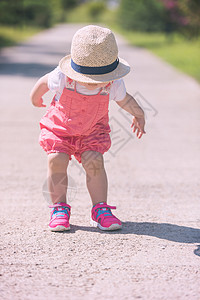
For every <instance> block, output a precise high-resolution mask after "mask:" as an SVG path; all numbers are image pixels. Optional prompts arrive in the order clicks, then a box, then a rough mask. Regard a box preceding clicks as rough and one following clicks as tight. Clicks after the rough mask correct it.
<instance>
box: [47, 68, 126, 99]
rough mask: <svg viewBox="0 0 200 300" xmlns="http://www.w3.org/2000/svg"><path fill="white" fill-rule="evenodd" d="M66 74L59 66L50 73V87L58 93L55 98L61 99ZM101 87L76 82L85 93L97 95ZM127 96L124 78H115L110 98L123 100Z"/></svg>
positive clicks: (78, 88) (78, 89)
mask: <svg viewBox="0 0 200 300" xmlns="http://www.w3.org/2000/svg"><path fill="white" fill-rule="evenodd" d="M66 82H67V81H66V75H65V74H63V73H62V71H61V70H60V68H59V67H56V68H55V69H54V70H53V71H52V72H50V73H49V74H48V88H49V90H50V91H52V92H53V93H56V96H55V100H57V101H59V99H60V97H61V95H62V92H63V89H64V88H65V87H66ZM100 89H101V88H97V89H95V90H88V89H87V88H85V87H84V86H82V85H81V84H79V83H78V82H76V90H77V92H78V93H79V94H83V95H96V94H98V93H99V91H100ZM125 96H126V87H125V84H124V81H123V79H117V80H114V81H113V83H112V85H111V87H110V91H109V100H114V101H121V100H123V99H124V97H125Z"/></svg>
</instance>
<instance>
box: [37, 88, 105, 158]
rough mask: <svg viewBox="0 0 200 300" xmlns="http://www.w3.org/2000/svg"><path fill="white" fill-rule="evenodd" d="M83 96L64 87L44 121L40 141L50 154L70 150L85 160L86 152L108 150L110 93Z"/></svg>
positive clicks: (68, 151)
mask: <svg viewBox="0 0 200 300" xmlns="http://www.w3.org/2000/svg"><path fill="white" fill-rule="evenodd" d="M101 93H102V89H101V90H100V92H99V93H98V94H97V95H89V96H88V95H82V94H79V93H78V92H77V91H76V84H75V88H74V90H70V89H67V88H64V90H63V93H62V95H61V97H60V100H59V101H56V100H55V97H54V99H53V101H52V103H51V106H50V107H49V109H48V110H47V112H46V113H45V115H44V116H43V117H42V119H41V121H40V128H41V133H40V137H39V143H40V145H41V146H42V148H43V149H44V150H45V151H46V152H47V153H48V154H49V153H55V152H64V153H67V154H68V155H69V157H70V159H71V155H74V156H75V158H76V159H77V160H78V161H79V162H81V154H82V153H83V152H85V151H89V150H92V151H97V152H100V153H102V154H103V153H104V152H106V151H108V149H109V148H110V146H111V140H110V135H109V132H110V127H109V124H108V120H109V119H108V104H109V94H106V95H102V94H101Z"/></svg>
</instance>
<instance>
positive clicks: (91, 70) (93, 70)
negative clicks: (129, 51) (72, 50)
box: [71, 58, 119, 75]
mask: <svg viewBox="0 0 200 300" xmlns="http://www.w3.org/2000/svg"><path fill="white" fill-rule="evenodd" d="M118 64H119V59H118V58H117V59H116V60H115V61H114V62H113V63H112V64H110V65H107V66H103V67H85V66H80V65H77V64H76V63H75V62H74V61H73V60H72V59H71V67H72V69H73V70H74V71H76V72H78V73H81V74H87V75H103V74H107V73H110V72H112V71H114V70H115V69H116V68H117V66H118Z"/></svg>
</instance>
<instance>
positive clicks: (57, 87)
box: [48, 67, 66, 95]
mask: <svg viewBox="0 0 200 300" xmlns="http://www.w3.org/2000/svg"><path fill="white" fill-rule="evenodd" d="M65 82H66V76H65V74H63V73H62V72H61V70H60V68H59V67H57V68H55V69H54V70H53V71H52V72H50V73H49V74H48V88H49V90H50V91H52V92H53V93H56V94H58V95H61V94H62V91H63V89H64V87H65Z"/></svg>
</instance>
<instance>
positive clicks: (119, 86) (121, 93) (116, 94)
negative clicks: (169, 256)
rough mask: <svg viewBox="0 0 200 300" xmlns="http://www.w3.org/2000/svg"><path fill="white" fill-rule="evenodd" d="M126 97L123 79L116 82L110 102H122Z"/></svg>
mask: <svg viewBox="0 0 200 300" xmlns="http://www.w3.org/2000/svg"><path fill="white" fill-rule="evenodd" d="M125 96H126V87H125V84H124V80H123V79H118V80H115V81H114V82H113V84H112V86H111V89H110V100H114V101H121V100H123V99H124V98H125Z"/></svg>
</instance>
